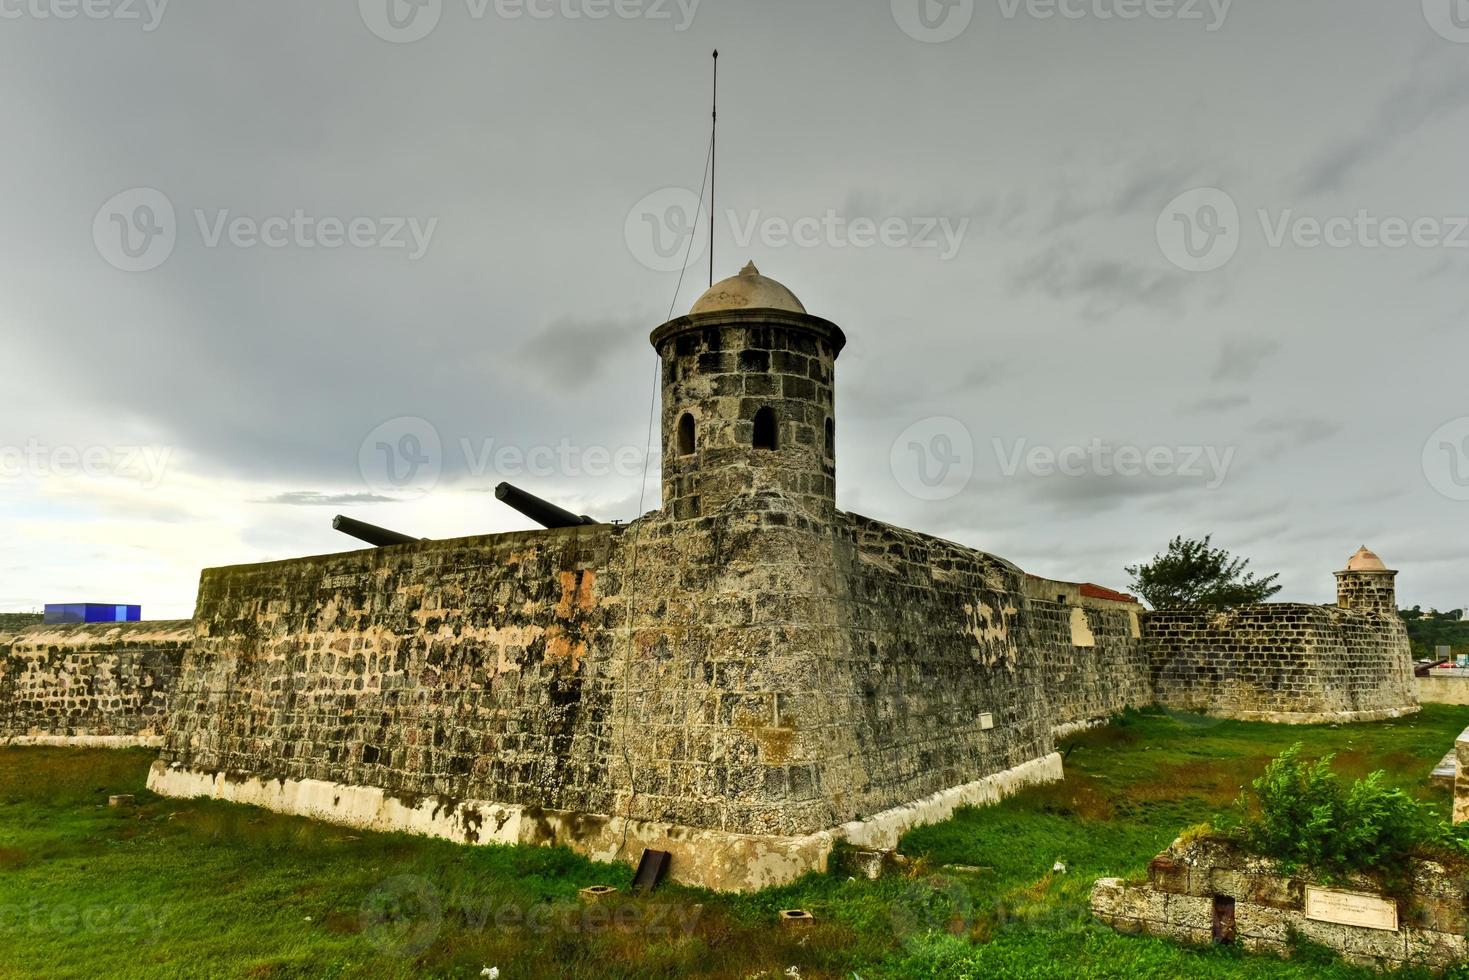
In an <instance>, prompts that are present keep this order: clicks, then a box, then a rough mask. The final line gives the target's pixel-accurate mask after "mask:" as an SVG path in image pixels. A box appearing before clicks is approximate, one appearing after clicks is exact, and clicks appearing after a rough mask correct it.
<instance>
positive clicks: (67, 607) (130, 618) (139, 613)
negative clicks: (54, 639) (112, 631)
mask: <svg viewBox="0 0 1469 980" xmlns="http://www.w3.org/2000/svg"><path fill="white" fill-rule="evenodd" d="M142 618H143V607H142V606H126V605H123V606H118V605H113V604H112V603H104V602H55V603H47V604H46V625H47V626H55V625H57V624H60V623H136V622H137V621H138V620H140V619H142Z"/></svg>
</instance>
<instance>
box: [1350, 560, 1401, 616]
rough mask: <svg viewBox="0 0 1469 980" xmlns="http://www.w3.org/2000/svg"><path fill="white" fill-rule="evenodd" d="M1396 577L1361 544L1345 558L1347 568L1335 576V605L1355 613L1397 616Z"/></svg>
mask: <svg viewBox="0 0 1469 980" xmlns="http://www.w3.org/2000/svg"><path fill="white" fill-rule="evenodd" d="M1397 574H1398V573H1397V572H1395V571H1393V570H1392V569H1390V568H1388V567H1387V566H1386V565H1385V564H1383V562H1382V559H1381V558H1378V557H1377V556H1376V555H1375V554H1373V553H1372V552H1371V551H1369V550H1367V546H1366V545H1365V544H1364V545H1362V547H1360V548H1358V549H1357V553H1356V554H1354V555H1352V557H1351V558H1348V559H1347V567H1346V568H1345V569H1343V570H1342V571H1340V572H1337V573H1336V604H1337V605H1338V606H1340V607H1342V608H1343V609H1352V610H1355V611H1357V612H1375V613H1380V614H1382V615H1384V616H1396V615H1397V614H1398V597H1397V589H1396V586H1395V585H1394V583H1393V580H1394V579H1395V578H1397Z"/></svg>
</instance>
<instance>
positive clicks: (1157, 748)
mask: <svg viewBox="0 0 1469 980" xmlns="http://www.w3.org/2000/svg"><path fill="white" fill-rule="evenodd" d="M1466 726H1469V708H1456V707H1447V706H1434V705H1430V706H1426V707H1425V708H1424V710H1423V712H1422V714H1420V715H1418V716H1415V717H1414V718H1411V719H1403V720H1400V721H1395V722H1385V723H1381V724H1373V725H1360V726H1345V727H1341V728H1331V727H1329V726H1319V727H1317V726H1307V727H1290V728H1287V727H1283V726H1272V725H1263V724H1250V723H1244V722H1221V721H1216V720H1212V719H1205V718H1199V717H1194V716H1187V715H1168V714H1164V713H1161V712H1132V713H1129V714H1127V715H1125V716H1123V717H1121V718H1119V719H1118V720H1117V722H1116V723H1115V724H1112V725H1109V726H1107V727H1105V728H1101V729H1097V730H1095V731H1092V732H1088V733H1086V734H1084V735H1080V736H1077V737H1076V738H1074V739H1071V740H1069V742H1068V745H1067V747H1068V748H1069V749H1070V754H1069V755H1068V757H1067V762H1066V768H1067V777H1066V780H1065V781H1064V782H1061V783H1057V784H1054V785H1050V786H1042V787H1037V788H1035V789H1032V790H1029V791H1027V792H1025V793H1023V794H1021V795H1020V796H1018V797H1016V798H1014V799H1011V800H1008V801H1006V802H1005V803H1003V804H1001V805H999V806H996V807H989V808H985V809H974V810H965V811H962V812H961V813H959V814H957V815H956V816H955V818H954V819H952V820H949V821H947V822H945V823H942V824H938V825H935V826H931V827H924V828H920V829H918V830H915V831H913V832H911V833H910V834H909V835H908V836H907V837H906V838H905V840H904V843H903V850H904V852H905V853H906V854H908V855H910V856H911V857H912V859H913V864H912V866H910V867H909V868H908V870H907V871H906V872H904V873H900V874H895V875H892V876H890V877H887V878H884V879H882V880H879V881H871V882H870V881H866V880H864V879H861V878H860V877H856V878H853V877H852V873H851V870H848V871H847V872H846V873H845V874H842V873H836V874H829V875H808V876H807V877H805V878H803V879H802V880H800V881H798V882H796V883H794V884H792V885H789V886H786V887H783V888H777V889H771V890H769V891H766V892H761V893H759V894H756V895H744V896H738V895H715V894H711V893H708V892H702V891H698V890H695V889H688V888H681V887H676V886H665V887H664V888H661V889H659V890H658V892H656V893H655V894H654V896H653V897H652V898H650V899H646V900H623V901H614V902H612V903H611V904H605V905H604V904H600V903H599V906H596V907H594V906H589V905H584V904H582V903H581V902H579V901H578V899H577V890H578V889H579V888H582V887H585V886H587V885H592V884H604V883H605V884H611V885H615V886H618V887H619V888H623V889H626V888H627V886H628V885H629V883H630V881H631V876H632V872H631V869H630V868H628V867H626V866H623V865H600V864H594V863H592V862H589V861H586V860H584V859H582V858H580V857H577V856H575V855H573V854H570V853H568V852H566V851H563V850H551V849H536V848H510V847H473V848H466V847H460V846H457V845H454V844H449V843H446V842H443V841H433V840H424V839H418V838H412V837H405V836H399V835H381V834H369V833H364V832H359V831H354V830H349V829H344V828H342V827H334V826H330V825H327V824H321V823H314V822H312V821H308V820H302V819H298V818H293V817H284V816H280V815H277V814H272V813H266V812H262V811H259V810H254V809H250V808H247V807H238V806H230V805H227V804H220V803H212V802H208V801H186V800H173V799H162V798H159V797H155V796H152V795H151V794H149V793H147V791H146V790H144V789H142V785H143V780H144V777H145V774H146V771H147V767H148V764H149V762H150V761H151V760H152V758H153V754H152V753H148V752H101V751H64V750H58V749H35V748H32V749H0V977H4V978H7V980H8V978H11V977H36V976H45V977H79V978H80V977H86V978H93V977H98V976H106V977H139V978H141V977H150V978H151V977H172V976H189V977H195V976H211V977H242V976H245V977H262V978H287V977H301V978H307V977H310V978H334V977H363V978H368V977H370V978H379V977H381V978H387V980H398V978H402V980H406V978H419V977H464V978H469V980H477V978H479V977H480V975H481V971H482V970H483V969H485V968H487V967H498V968H499V970H500V980H526V978H552V977H555V978H561V977H577V978H597V977H618V978H624V977H631V978H670V980H671V978H675V977H683V976H696V977H718V978H731V980H735V978H740V980H743V978H747V977H763V978H766V980H786V978H787V977H790V976H794V975H799V976H800V977H802V978H803V980H833V978H843V980H851V978H852V977H853V976H854V975H857V976H860V977H861V978H862V980H887V978H896V980H919V978H925V980H926V978H929V977H953V978H961V977H972V978H976V980H978V978H990V977H999V978H1052V977H1054V978H1063V977H1064V978H1073V977H1075V978H1081V980H1102V978H1108V980H1110V978H1128V980H1154V978H1156V980H1165V978H1166V980H1172V978H1175V977H1190V978H1195V977H1198V978H1204V980H1225V978H1249V980H1264V978H1290V980H1307V978H1312V980H1314V978H1326V980H1375V977H1376V975H1375V974H1373V973H1371V972H1370V971H1366V970H1359V969H1355V968H1351V967H1347V966H1343V965H1341V964H1340V963H1336V962H1335V961H1331V960H1329V959H1321V958H1318V959H1315V960H1313V959H1311V958H1310V957H1302V958H1300V959H1295V960H1291V961H1283V960H1279V959H1274V958H1271V957H1268V956H1250V955H1242V954H1241V953H1240V952H1238V951H1230V950H1221V949H1209V948H1202V949H1194V948H1185V947H1179V946H1175V945H1172V944H1170V943H1167V942H1165V941H1163V940H1157V939H1149V938H1138V937H1130V936H1124V935H1121V934H1119V933H1116V932H1114V931H1112V930H1110V929H1107V928H1105V927H1103V926H1101V925H1099V924H1097V923H1096V922H1094V921H1093V920H1092V918H1091V916H1090V914H1089V912H1088V909H1087V903H1088V898H1089V895H1090V892H1091V887H1092V883H1093V882H1094V881H1095V880H1096V879H1097V878H1098V877H1100V876H1103V875H1118V876H1122V877H1129V878H1136V877H1140V876H1141V875H1142V874H1143V873H1144V871H1145V868H1146V866H1147V862H1148V861H1149V860H1150V859H1151V858H1152V857H1153V855H1155V854H1157V853H1158V852H1159V851H1161V850H1162V849H1163V848H1165V847H1166V846H1167V845H1168V844H1169V843H1170V842H1171V841H1172V840H1173V839H1174V837H1176V836H1177V835H1178V833H1179V831H1180V830H1181V829H1182V828H1185V827H1188V826H1190V825H1193V824H1198V823H1201V822H1203V821H1206V820H1208V819H1210V818H1211V817H1212V816H1213V815H1214V814H1216V813H1218V812H1219V811H1220V810H1223V809H1226V808H1227V807H1229V805H1230V803H1231V801H1232V800H1234V799H1235V798H1237V797H1238V796H1239V794H1240V792H1241V789H1242V788H1243V787H1245V786H1246V785H1248V784H1249V782H1250V781H1251V780H1253V779H1255V778H1256V777H1258V776H1259V775H1260V774H1261V772H1262V771H1264V769H1265V768H1266V766H1267V765H1268V764H1269V762H1270V760H1271V759H1272V758H1274V757H1276V756H1277V755H1279V754H1280V753H1281V751H1282V750H1284V749H1286V748H1287V747H1289V746H1290V745H1291V744H1292V743H1294V742H1297V741H1300V742H1302V743H1303V746H1304V749H1303V755H1306V756H1317V755H1324V754H1326V753H1328V752H1333V751H1335V752H1337V756H1336V760H1335V768H1336V770H1337V771H1338V772H1339V773H1341V774H1343V775H1344V776H1345V777H1349V778H1356V777H1360V776H1365V775H1367V774H1368V773H1370V772H1373V771H1375V770H1378V769H1383V770H1386V772H1387V773H1388V775H1387V776H1386V777H1383V785H1385V786H1388V787H1390V788H1394V789H1401V790H1403V791H1405V792H1406V793H1407V794H1408V795H1410V796H1412V797H1413V798H1415V799H1417V800H1419V801H1420V802H1427V803H1431V804H1434V805H1437V806H1439V807H1442V806H1444V805H1445V804H1446V803H1447V800H1448V795H1447V792H1446V791H1445V790H1442V789H1437V788H1431V787H1430V785H1429V783H1428V781H1427V774H1428V771H1429V770H1430V769H1431V768H1432V766H1433V764H1434V763H1435V762H1437V761H1438V758H1439V757H1440V756H1441V755H1442V754H1443V752H1444V751H1445V750H1446V748H1447V746H1449V745H1450V744H1452V742H1453V739H1454V736H1455V735H1457V734H1458V733H1459V732H1460V731H1462V730H1463V729H1464V728H1465V727H1466ZM109 793H133V794H136V795H137V797H138V804H139V805H138V807H137V808H136V809H134V810H131V811H128V810H113V809H109V808H108V807H107V805H106V802H107V795H108V794H109ZM1058 860H1059V861H1060V863H1061V864H1062V865H1064V868H1065V870H1064V871H1062V870H1056V864H1057V862H1058ZM594 908H595V911H593V909H594ZM783 908H805V909H809V910H810V911H811V912H812V913H813V914H814V915H815V917H816V923H815V924H814V925H812V926H809V927H806V928H791V927H788V926H787V927H782V926H780V925H778V924H777V921H776V915H777V913H778V911H779V910H780V909H783ZM791 968H795V970H796V974H789V973H788V971H789V970H790V969H791ZM1403 976H1404V977H1414V978H1416V977H1418V976H1420V975H1419V974H1404V975H1403Z"/></svg>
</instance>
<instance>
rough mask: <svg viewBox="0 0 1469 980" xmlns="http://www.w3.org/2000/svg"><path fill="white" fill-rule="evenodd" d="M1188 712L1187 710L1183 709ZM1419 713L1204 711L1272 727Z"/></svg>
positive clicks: (1386, 718)
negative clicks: (1259, 722)
mask: <svg viewBox="0 0 1469 980" xmlns="http://www.w3.org/2000/svg"><path fill="white" fill-rule="evenodd" d="M1184 710H1189V709H1184ZM1418 711H1419V708H1418V705H1416V704H1411V705H1405V706H1404V707H1401V708H1380V709H1377V710H1375V711H1322V712H1306V711H1234V710H1230V711H1204V712H1201V713H1202V714H1207V715H1209V716H1211V717H1214V718H1227V719H1230V720H1232V721H1265V722H1269V723H1271V724H1273V725H1360V724H1362V723H1363V722H1370V721H1389V720H1391V719H1393V718H1406V717H1408V716H1409V715H1416V714H1417V713H1418Z"/></svg>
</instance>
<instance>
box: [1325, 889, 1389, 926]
mask: <svg viewBox="0 0 1469 980" xmlns="http://www.w3.org/2000/svg"><path fill="white" fill-rule="evenodd" d="M1306 918H1308V919H1315V920H1316V921H1318V922H1335V923H1337V924H1338V925H1343V926H1361V927H1362V928H1364V929H1384V930H1386V931H1388V932H1396V931H1397V928H1398V907H1397V905H1396V904H1395V903H1393V902H1390V901H1388V900H1387V899H1385V898H1381V897H1379V896H1377V895H1364V894H1362V893H1360V892H1338V891H1328V890H1327V889H1325V888H1307V889H1306Z"/></svg>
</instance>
